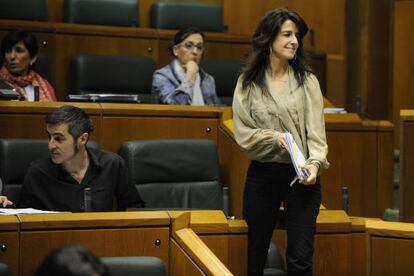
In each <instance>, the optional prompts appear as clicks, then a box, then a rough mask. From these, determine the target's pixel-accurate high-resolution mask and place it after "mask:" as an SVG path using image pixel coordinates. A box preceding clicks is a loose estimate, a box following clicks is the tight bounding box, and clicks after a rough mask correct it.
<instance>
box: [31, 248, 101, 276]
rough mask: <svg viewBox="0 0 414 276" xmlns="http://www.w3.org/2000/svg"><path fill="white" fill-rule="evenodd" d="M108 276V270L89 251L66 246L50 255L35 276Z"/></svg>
mask: <svg viewBox="0 0 414 276" xmlns="http://www.w3.org/2000/svg"><path fill="white" fill-rule="evenodd" d="M49 275H50V276H52V275H53V276H54V275H59V276H92V275H99V276H107V275H109V272H108V268H107V267H106V266H105V265H104V264H103V263H102V262H101V260H100V259H99V258H98V257H96V256H95V255H94V254H92V252H90V251H89V250H88V249H86V248H84V247H81V246H64V247H61V248H58V249H56V250H54V251H53V252H52V253H50V255H48V256H47V257H46V258H45V259H44V260H43V261H42V263H41V264H40V265H39V267H38V269H37V270H36V273H35V276H49Z"/></svg>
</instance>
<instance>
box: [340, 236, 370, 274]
mask: <svg viewBox="0 0 414 276" xmlns="http://www.w3.org/2000/svg"><path fill="white" fill-rule="evenodd" d="M351 239H352V241H351V248H352V250H351V252H352V255H351V257H350V258H351V263H350V274H349V275H352V276H360V275H366V272H367V235H366V234H365V233H362V232H361V233H352V237H351ZM339 250H340V249H339Z"/></svg>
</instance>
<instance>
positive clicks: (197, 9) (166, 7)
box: [151, 2, 225, 32]
mask: <svg viewBox="0 0 414 276" xmlns="http://www.w3.org/2000/svg"><path fill="white" fill-rule="evenodd" d="M190 26H194V27H198V28H200V29H201V30H203V31H209V32H223V31H224V30H225V28H224V25H223V11H222V6H221V5H220V4H210V3H208V4H206V3H181V2H180V3H178V2H157V3H154V4H152V6H151V28H157V29H183V28H186V27H190Z"/></svg>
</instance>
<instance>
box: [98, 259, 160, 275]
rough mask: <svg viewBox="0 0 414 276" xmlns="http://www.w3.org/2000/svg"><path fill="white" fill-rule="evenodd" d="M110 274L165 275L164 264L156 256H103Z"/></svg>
mask: <svg viewBox="0 0 414 276" xmlns="http://www.w3.org/2000/svg"><path fill="white" fill-rule="evenodd" d="M101 260H102V262H103V263H104V264H105V265H106V266H107V267H108V269H109V274H110V275H111V276H135V275H140V276H165V275H166V273H165V265H164V263H163V261H162V260H160V259H159V258H157V257H149V256H131V257H130V256H125V257H103V258H101Z"/></svg>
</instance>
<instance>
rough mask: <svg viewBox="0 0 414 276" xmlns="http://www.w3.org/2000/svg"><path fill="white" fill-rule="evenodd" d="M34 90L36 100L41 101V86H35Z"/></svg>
mask: <svg viewBox="0 0 414 276" xmlns="http://www.w3.org/2000/svg"><path fill="white" fill-rule="evenodd" d="M33 91H34V101H35V102H38V101H39V86H33Z"/></svg>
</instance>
